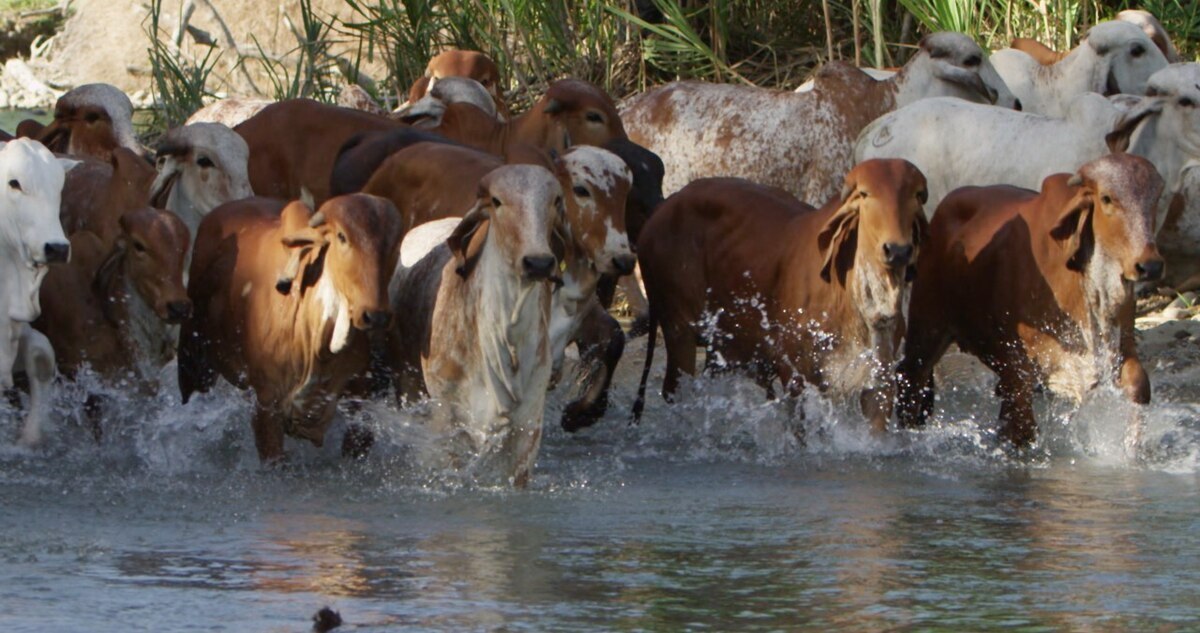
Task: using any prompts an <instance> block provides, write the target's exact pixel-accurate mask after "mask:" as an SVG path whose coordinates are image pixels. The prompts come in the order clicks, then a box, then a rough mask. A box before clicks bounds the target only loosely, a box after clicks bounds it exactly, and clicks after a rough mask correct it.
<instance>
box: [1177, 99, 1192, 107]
mask: <svg viewBox="0 0 1200 633" xmlns="http://www.w3.org/2000/svg"><path fill="white" fill-rule="evenodd" d="M1178 103H1179V106H1180V107H1182V108H1190V107H1192V106H1194V105H1196V102H1195V101H1192V99H1191V98H1190V97H1180V98H1179V102H1178Z"/></svg>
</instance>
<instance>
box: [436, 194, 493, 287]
mask: <svg viewBox="0 0 1200 633" xmlns="http://www.w3.org/2000/svg"><path fill="white" fill-rule="evenodd" d="M481 193H482V194H484V195H483V196H481V197H480V198H479V200H478V201H477V202H476V203H475V206H474V207H472V208H471V210H470V211H467V214H466V215H464V216H463V219H462V221H461V222H459V223H458V226H456V227H454V231H453V232H451V233H450V237H448V238H446V246H447V247H449V248H450V254H451V255H453V256H454V262H455V266H454V272H456V273H458V275H459V276H460V277H466V276H467V275H469V274H471V270H472V269H473V268H474V267H475V263H476V262H477V261H478V260H479V254H480V252H481V251H482V250H483V242H484V239H485V238H486V236H487V230H488V224H489V221H490V220H491V213H490V207H489V206H488V205H489V202H488V199H487V195H488V194H487V192H486V191H481ZM480 229H482V231H481V230H480Z"/></svg>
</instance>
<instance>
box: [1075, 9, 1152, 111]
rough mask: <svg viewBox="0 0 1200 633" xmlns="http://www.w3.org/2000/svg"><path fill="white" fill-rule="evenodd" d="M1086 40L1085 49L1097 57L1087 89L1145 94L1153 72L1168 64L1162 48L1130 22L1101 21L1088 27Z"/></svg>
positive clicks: (1103, 92) (1107, 93) (1112, 93)
mask: <svg viewBox="0 0 1200 633" xmlns="http://www.w3.org/2000/svg"><path fill="white" fill-rule="evenodd" d="M1084 44H1086V48H1085V49H1084V53H1085V54H1089V55H1093V56H1095V57H1096V63H1095V64H1094V65H1093V67H1092V68H1093V72H1092V76H1091V77H1090V79H1089V84H1088V86H1089V87H1088V89H1089V90H1091V91H1092V92H1099V93H1100V94H1103V95H1105V96H1109V95H1114V94H1120V93H1125V94H1135V95H1140V94H1143V93H1145V92H1146V82H1148V81H1149V80H1150V76H1151V75H1153V74H1154V73H1156V72H1158V71H1159V70H1162V69H1163V68H1166V66H1167V58H1166V56H1165V55H1163V53H1162V51H1160V50H1159V49H1158V47H1157V46H1155V44H1154V42H1153V41H1152V40H1151V39H1150V38H1149V37H1146V34H1145V33H1144V32H1142V29H1140V28H1138V27H1137V26H1135V25H1133V24H1130V23H1129V22H1124V21H1121V20H1111V21H1108V22H1101V23H1100V24H1097V25H1096V26H1093V27H1092V28H1091V29H1089V30H1088V32H1087V39H1086V40H1085V42H1084ZM1081 48H1082V47H1081Z"/></svg>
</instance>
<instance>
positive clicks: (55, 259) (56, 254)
mask: <svg viewBox="0 0 1200 633" xmlns="http://www.w3.org/2000/svg"><path fill="white" fill-rule="evenodd" d="M42 252H43V253H44V254H45V256H46V263H47V264H65V263H67V262H68V261H70V259H71V244H70V243H68V242H46V244H45V245H44V246H43V247H42Z"/></svg>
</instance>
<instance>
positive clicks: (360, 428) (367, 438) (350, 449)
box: [342, 423, 375, 459]
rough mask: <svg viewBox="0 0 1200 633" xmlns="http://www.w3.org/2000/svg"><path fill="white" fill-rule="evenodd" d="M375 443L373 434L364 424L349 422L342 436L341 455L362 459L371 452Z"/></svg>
mask: <svg viewBox="0 0 1200 633" xmlns="http://www.w3.org/2000/svg"><path fill="white" fill-rule="evenodd" d="M374 445H375V434H374V433H372V432H371V429H370V428H368V427H367V425H365V424H357V423H351V424H348V425H346V434H345V435H344V436H342V457H343V458H350V459H362V458H364V457H366V456H367V455H368V454H369V453H370V452H371V447H372V446H374Z"/></svg>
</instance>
